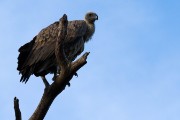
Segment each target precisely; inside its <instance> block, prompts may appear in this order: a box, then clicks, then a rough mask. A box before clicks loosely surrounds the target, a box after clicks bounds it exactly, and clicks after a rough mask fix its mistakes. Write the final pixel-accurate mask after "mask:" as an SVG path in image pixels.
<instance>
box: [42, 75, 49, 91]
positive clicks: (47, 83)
mask: <svg viewBox="0 0 180 120" xmlns="http://www.w3.org/2000/svg"><path fill="white" fill-rule="evenodd" d="M41 78H42V80H43V83H44V85H45V87H46V88H47V87H49V82H48V81H47V80H46V77H45V76H41Z"/></svg>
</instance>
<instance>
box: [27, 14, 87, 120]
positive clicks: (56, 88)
mask: <svg viewBox="0 0 180 120" xmlns="http://www.w3.org/2000/svg"><path fill="white" fill-rule="evenodd" d="M67 24H68V21H67V16H66V15H63V17H62V18H61V19H60V21H59V33H58V40H57V43H56V47H55V55H56V59H57V63H58V65H59V67H60V68H61V70H60V75H59V76H58V77H57V78H56V80H55V81H54V82H53V83H52V84H51V85H49V86H48V87H46V88H45V90H44V93H43V96H42V98H41V100H40V103H39V105H38V106H37V108H36V110H35V111H34V113H33V114H32V116H31V117H30V119H29V120H43V119H44V117H45V115H46V113H47V112H48V110H49V108H50V106H51V104H52V103H53V101H54V99H55V98H56V97H57V95H59V94H60V93H61V92H62V91H63V90H64V89H65V87H66V85H67V84H68V83H69V81H70V80H71V79H72V77H73V76H74V74H75V73H76V72H77V71H78V70H79V69H80V68H81V67H82V66H84V65H85V64H86V63H87V61H86V59H87V56H88V55H89V53H85V54H84V55H83V56H81V57H80V58H79V59H78V60H76V61H75V62H73V63H71V62H69V61H68V60H67V58H66V56H65V53H64V48H63V42H64V39H65V38H66V34H67Z"/></svg>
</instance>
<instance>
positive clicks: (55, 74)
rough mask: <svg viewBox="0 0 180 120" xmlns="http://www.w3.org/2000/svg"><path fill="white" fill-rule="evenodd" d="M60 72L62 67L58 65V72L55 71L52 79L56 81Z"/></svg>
mask: <svg viewBox="0 0 180 120" xmlns="http://www.w3.org/2000/svg"><path fill="white" fill-rule="evenodd" d="M59 74H60V68H59V67H57V70H56V72H54V76H53V78H52V80H53V81H55V80H56V78H57V76H58V75H59Z"/></svg>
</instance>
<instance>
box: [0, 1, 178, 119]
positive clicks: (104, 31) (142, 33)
mask: <svg viewBox="0 0 180 120" xmlns="http://www.w3.org/2000/svg"><path fill="white" fill-rule="evenodd" d="M179 6H180V1H179V0H118V2H117V0H116V1H110V0H109V1H108V2H107V1H106V0H98V1H95V0H89V1H87V0H84V1H83V0H76V1H67V0H51V1H48V0H31V1H26V2H25V1H24V0H16V1H12V0H1V1H0V56H1V57H0V74H1V75H0V82H1V84H0V106H1V107H0V119H1V120H13V119H14V110H13V98H14V96H17V97H18V98H19V99H20V108H21V111H22V117H23V119H24V120H27V119H28V118H29V117H30V116H31V114H32V112H33V111H34V110H35V108H36V106H37V105H38V102H39V100H40V98H41V95H42V93H43V90H44V85H43V83H42V81H41V79H40V78H35V77H34V76H32V77H31V78H30V80H29V81H28V83H27V84H26V85H25V84H23V83H20V82H19V79H20V75H18V71H17V70H16V67H17V56H18V48H19V47H20V46H21V45H23V44H25V43H26V42H28V41H30V40H31V39H32V38H33V37H34V36H35V35H36V34H37V33H38V32H39V31H40V30H41V29H42V28H44V27H46V26H48V25H49V24H51V23H53V22H54V21H57V20H59V18H60V17H61V16H62V15H63V14H64V13H66V14H67V15H68V19H69V20H75V19H83V18H84V14H85V13H86V12H88V11H94V12H96V13H97V14H98V15H99V21H97V22H96V32H95V34H94V36H93V39H92V40H91V41H90V42H89V43H88V44H86V47H85V51H90V52H91V54H90V55H89V57H88V64H87V65H85V66H84V67H83V68H82V69H81V70H80V71H78V74H79V77H78V78H76V77H74V78H73V80H72V81H71V87H69V88H68V87H66V89H65V91H63V93H62V94H60V95H59V96H58V97H57V99H56V100H55V101H54V103H53V105H52V106H51V108H50V110H49V112H48V114H47V116H46V117H45V120H59V119H62V120H179V119H180V7H179ZM50 77H51V76H49V81H51V80H50Z"/></svg>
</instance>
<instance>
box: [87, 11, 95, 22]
mask: <svg viewBox="0 0 180 120" xmlns="http://www.w3.org/2000/svg"><path fill="white" fill-rule="evenodd" d="M95 20H98V15H97V14H96V13H94V12H88V13H86V15H85V21H86V22H88V23H94V22H95Z"/></svg>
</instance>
